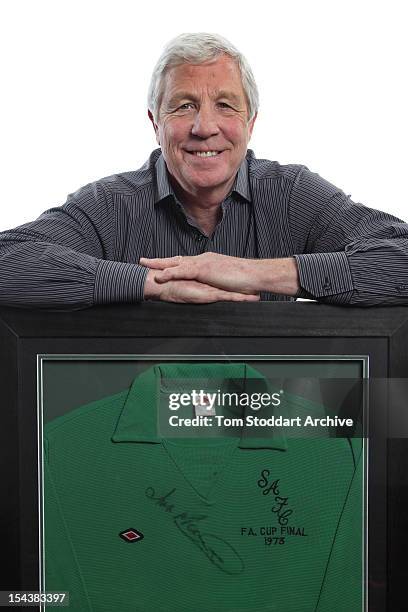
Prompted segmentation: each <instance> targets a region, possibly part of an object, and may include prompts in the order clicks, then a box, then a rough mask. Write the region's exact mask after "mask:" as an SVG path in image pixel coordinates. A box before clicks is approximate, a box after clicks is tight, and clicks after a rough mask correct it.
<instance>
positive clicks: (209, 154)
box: [188, 151, 222, 159]
mask: <svg viewBox="0 0 408 612" xmlns="http://www.w3.org/2000/svg"><path fill="white" fill-rule="evenodd" d="M188 153H189V154H190V155H194V157H202V158H205V159H208V158H210V157H217V155H220V154H221V153H222V151H188Z"/></svg>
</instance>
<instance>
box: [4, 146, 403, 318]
mask: <svg viewBox="0 0 408 612" xmlns="http://www.w3.org/2000/svg"><path fill="white" fill-rule="evenodd" d="M222 212H223V214H222V218H221V220H220V222H219V224H218V225H217V227H216V228H215V231H214V233H213V235H212V236H211V237H207V236H205V235H204V234H203V233H202V232H201V231H200V228H199V227H198V226H197V225H196V224H195V223H194V220H193V219H191V218H189V217H188V215H187V214H186V211H185V210H184V209H183V207H182V205H181V204H180V203H179V202H178V201H177V199H176V197H175V195H174V192H173V190H172V188H171V186H170V183H169V181H168V177H167V171H166V166H165V163H164V160H163V157H162V155H161V151H160V149H156V150H155V151H153V153H152V154H151V155H150V157H149V159H148V161H147V162H146V163H145V164H144V165H143V166H142V167H141V168H140V169H139V170H136V171H131V172H125V173H122V174H116V175H113V176H110V177H107V178H104V179H101V180H99V181H96V182H94V183H90V184H89V185H86V186H85V187H82V188H81V189H79V190H78V191H76V192H75V193H73V194H70V195H69V196H68V199H67V201H66V203H65V204H64V205H63V206H62V207H58V208H51V209H49V210H47V211H46V212H44V213H43V214H42V215H41V216H40V217H39V218H38V219H37V220H36V221H33V222H31V223H26V224H25V225H22V226H20V227H17V228H15V229H14V230H9V231H6V232H2V233H0V262H1V263H0V265H1V274H0V303H2V304H6V305H15V306H33V307H48V308H61V307H62V308H72V309H73V308H82V307H86V306H92V305H93V304H106V303H113V302H137V301H140V300H142V299H143V289H144V282H145V278H146V275H147V272H148V270H147V268H145V267H143V266H140V265H138V261H139V258H140V257H171V256H174V255H198V254H199V253H203V252H206V251H213V252H217V253H223V254H225V255H232V256H235V257H247V258H262V259H263V258H277V257H291V256H294V257H295V258H296V260H297V263H298V268H299V276H300V284H301V290H300V292H299V295H298V297H299V296H301V297H312V298H316V299H318V300H319V301H322V302H326V303H336V304H356V305H364V306H368V305H372V304H405V303H408V225H407V224H406V223H404V222H402V221H401V220H399V219H397V218H396V217H393V216H391V215H389V214H386V213H383V212H379V211H376V210H373V209H370V208H367V207H365V206H363V205H361V204H357V203H354V202H353V201H352V200H351V199H350V197H349V196H346V195H345V194H344V193H343V192H342V191H341V190H340V189H338V188H337V187H335V186H334V185H332V184H330V183H329V182H327V181H326V180H324V179H323V178H321V177H320V176H319V175H318V174H315V173H313V172H310V171H309V170H308V169H307V168H306V167H305V166H301V165H295V164H291V165H280V164H279V163H278V162H272V161H268V160H264V159H256V158H255V156H254V154H253V152H252V151H251V150H248V152H247V156H246V159H245V160H244V161H243V163H242V165H241V167H240V169H239V172H238V174H237V177H236V179H235V183H234V187H233V189H232V191H231V193H230V194H229V196H228V197H227V198H226V199H225V201H224V202H223V203H222ZM261 297H262V299H264V300H290V299H293V298H290V297H286V296H279V295H274V294H270V293H264V294H262V296H261Z"/></svg>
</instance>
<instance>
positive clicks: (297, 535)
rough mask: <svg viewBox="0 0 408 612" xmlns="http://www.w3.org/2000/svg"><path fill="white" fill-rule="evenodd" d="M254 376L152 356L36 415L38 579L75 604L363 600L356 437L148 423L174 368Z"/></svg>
mask: <svg viewBox="0 0 408 612" xmlns="http://www.w3.org/2000/svg"><path fill="white" fill-rule="evenodd" d="M256 377H258V378H259V377H260V375H259V374H258V373H256V372H255V371H254V370H253V369H251V368H250V367H249V366H247V365H246V364H238V363H234V364H191V363H190V364H162V365H158V366H155V367H152V368H151V369H149V370H147V371H145V372H144V373H142V374H141V375H140V376H138V378H137V379H136V380H135V381H134V382H133V384H132V386H131V388H130V390H127V391H124V392H122V393H119V394H116V395H114V396H112V397H108V398H105V399H103V400H101V401H97V402H94V403H92V404H89V405H87V406H83V407H81V408H78V409H76V410H74V411H72V412H70V413H69V414H67V415H65V416H63V417H59V418H58V419H55V420H54V421H53V422H51V423H49V424H48V425H46V427H45V430H44V439H45V454H44V456H45V459H44V512H45V554H44V557H45V589H46V590H47V591H61V590H63V591H69V593H70V607H69V609H70V610H75V611H78V612H86V611H93V612H113V611H118V612H130V611H132V612H227V611H228V612H244V611H245V612H249V611H251V612H272V611H276V612H314V611H318V612H354V611H356V612H357V611H360V610H362V533H363V529H362V453H361V449H360V451H359V450H358V445H354V448H353V446H352V445H350V444H349V441H348V440H346V439H337V438H326V439H323V438H311V439H298V438H289V437H285V436H284V435H282V433H281V432H278V431H276V430H274V429H273V428H272V431H271V434H270V435H268V436H266V437H262V438H261V437H255V436H251V435H248V430H247V428H243V429H242V431H241V434H240V435H234V436H231V437H219V436H214V437H210V436H208V437H206V438H197V439H194V440H193V439H188V438H171V437H170V436H167V437H163V436H162V435H161V433H160V426H159V425H158V418H157V417H158V406H159V407H160V406H161V405H162V403H163V397H164V398H165V399H166V401H167V399H168V397H169V396H170V393H172V392H174V381H175V380H176V379H177V378H180V379H183V380H184V381H185V380H186V379H187V380H191V381H192V383H191V384H192V386H193V385H195V386H196V388H197V386H198V385H199V382H198V381H199V380H203V379H204V378H205V379H206V380H207V381H211V379H217V380H218V379H220V378H225V379H241V380H245V379H250V378H256ZM168 381H171V383H170V384H168ZM209 387H211V384H210V383H208V385H207V387H206V388H209ZM201 399H202V398H201ZM238 429H239V428H238ZM356 448H357V451H356Z"/></svg>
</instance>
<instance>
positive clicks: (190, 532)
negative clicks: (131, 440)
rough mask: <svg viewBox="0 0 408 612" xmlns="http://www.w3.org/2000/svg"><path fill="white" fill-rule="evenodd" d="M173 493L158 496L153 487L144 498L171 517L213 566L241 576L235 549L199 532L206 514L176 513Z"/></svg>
mask: <svg viewBox="0 0 408 612" xmlns="http://www.w3.org/2000/svg"><path fill="white" fill-rule="evenodd" d="M175 492H176V489H175V488H174V489H171V491H169V492H168V493H166V494H165V495H158V494H156V490H155V489H154V488H153V487H148V488H147V489H146V490H145V494H146V497H148V498H149V499H151V500H152V501H153V502H154V503H155V505H156V506H159V507H160V508H163V510H164V512H166V513H169V514H170V515H171V517H172V519H173V522H174V524H175V526H176V527H177V528H178V529H179V530H180V531H181V533H182V534H183V535H184V536H186V537H187V538H189V539H190V540H191V541H192V542H193V544H194V545H195V546H197V548H198V549H199V550H201V552H202V553H203V554H204V555H205V556H206V557H207V559H209V561H210V562H211V563H212V564H213V565H215V566H216V567H217V568H218V569H220V570H221V571H222V572H224V573H225V574H230V575H231V576H233V575H235V574H241V573H242V572H243V571H244V568H245V566H244V562H243V560H242V559H241V557H240V556H239V554H238V552H237V551H236V550H235V548H234V547H233V546H232V545H231V544H229V543H228V542H227V541H226V540H223V539H222V538H220V537H219V536H217V535H214V534H212V533H207V532H202V531H201V530H200V527H199V523H200V522H201V521H204V520H205V519H207V518H208V516H207V515H206V514H190V513H189V512H178V511H177V510H176V507H175V503H174V502H173V500H172V499H171V498H172V497H173V496H174V494H175Z"/></svg>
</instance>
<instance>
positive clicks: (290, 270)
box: [253, 257, 300, 296]
mask: <svg viewBox="0 0 408 612" xmlns="http://www.w3.org/2000/svg"><path fill="white" fill-rule="evenodd" d="M253 263H254V274H255V277H256V284H257V287H258V289H257V291H267V292H269V293H279V294H282V295H291V296H294V295H296V294H297V293H298V291H299V289H300V285H299V271H298V267H297V263H296V260H295V259H294V258H293V257H286V258H284V259H257V260H255V261H254V262H253Z"/></svg>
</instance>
